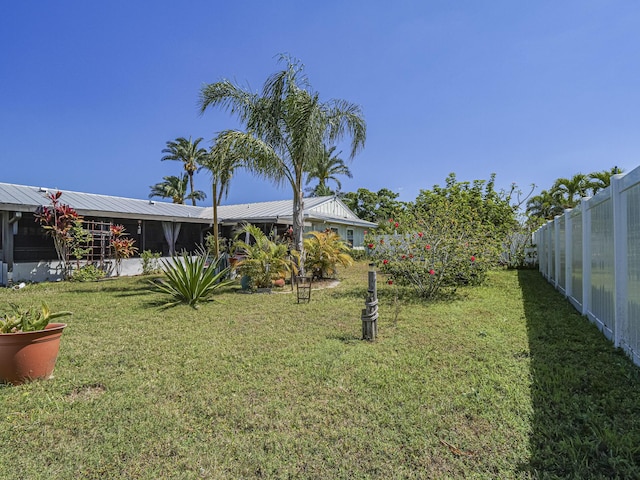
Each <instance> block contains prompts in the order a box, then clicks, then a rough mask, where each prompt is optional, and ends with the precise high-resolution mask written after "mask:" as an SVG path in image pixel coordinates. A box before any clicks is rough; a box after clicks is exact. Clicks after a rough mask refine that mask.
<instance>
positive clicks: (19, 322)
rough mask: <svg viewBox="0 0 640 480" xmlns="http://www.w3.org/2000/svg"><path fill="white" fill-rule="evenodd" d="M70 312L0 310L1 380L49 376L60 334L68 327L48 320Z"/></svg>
mask: <svg viewBox="0 0 640 480" xmlns="http://www.w3.org/2000/svg"><path fill="white" fill-rule="evenodd" d="M65 315H71V312H56V313H53V312H51V310H49V307H48V306H47V305H46V304H44V303H43V304H42V307H40V309H37V308H33V307H31V308H27V309H24V308H20V307H18V306H17V305H14V304H10V309H9V310H8V311H5V312H0V382H4V383H12V384H14V385H19V384H21V383H24V382H26V381H28V380H33V379H36V378H50V377H51V374H52V373H53V369H54V367H55V365H56V359H57V358H58V350H59V348H60V337H61V336H62V330H63V329H64V328H65V327H66V326H67V325H66V324H64V323H50V321H51V320H53V319H55V318H58V317H62V316H65Z"/></svg>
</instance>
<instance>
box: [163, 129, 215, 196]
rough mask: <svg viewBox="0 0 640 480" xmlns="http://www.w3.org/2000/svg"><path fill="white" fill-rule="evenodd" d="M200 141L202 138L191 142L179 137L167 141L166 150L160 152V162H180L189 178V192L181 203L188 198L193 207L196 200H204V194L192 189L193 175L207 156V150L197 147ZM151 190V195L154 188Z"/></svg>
mask: <svg viewBox="0 0 640 480" xmlns="http://www.w3.org/2000/svg"><path fill="white" fill-rule="evenodd" d="M201 141H202V138H196V139H195V140H191V137H189V139H186V138H184V137H179V138H176V139H175V140H174V141H169V142H167V148H165V149H164V150H162V153H164V154H165V155H164V156H163V157H162V159H161V160H162V161H164V160H175V161H178V162H182V165H183V167H184V171H185V172H186V175H187V176H188V178H189V190H190V193H189V195H187V196H185V197H183V199H182V201H184V198H190V199H191V204H192V205H194V206H195V204H196V200H199V199H203V198H204V193H203V192H201V191H200V190H194V187H193V175H194V173H195V172H196V171H197V170H198V166H199V164H200V161H201V160H202V159H203V158H205V157H206V156H207V155H208V153H207V150H206V149H204V148H201V147H200V146H199V143H200V142H201ZM173 178H176V177H173ZM166 179H167V177H165V180H166ZM159 185H160V184H159ZM151 188H152V193H153V188H154V187H151ZM183 190H185V191H186V188H183ZM174 202H175V200H174ZM178 203H182V202H178Z"/></svg>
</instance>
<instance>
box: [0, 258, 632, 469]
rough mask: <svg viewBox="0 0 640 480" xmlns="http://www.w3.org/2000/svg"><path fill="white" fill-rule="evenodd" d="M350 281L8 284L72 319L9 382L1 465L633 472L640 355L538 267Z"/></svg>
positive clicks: (7, 293) (2, 405)
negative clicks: (419, 291)
mask: <svg viewBox="0 0 640 480" xmlns="http://www.w3.org/2000/svg"><path fill="white" fill-rule="evenodd" d="M366 275H367V273H366V265H365V264H358V265H356V266H355V267H352V268H350V269H348V270H346V271H343V272H341V280H342V282H341V283H340V285H339V286H338V287H337V288H333V289H326V290H322V291H314V292H313V295H312V301H311V303H310V304H296V301H295V297H294V295H292V294H273V295H264V294H262V295H261V294H254V295H245V294H240V293H237V292H236V291H235V289H228V290H226V291H225V292H224V293H223V294H221V295H219V296H218V297H217V299H218V300H219V301H218V302H213V303H207V304H204V305H202V306H201V308H200V309H198V310H193V309H191V308H188V307H182V306H181V307H176V308H172V309H168V310H161V309H159V308H158V307H157V305H158V304H159V302H160V301H161V300H162V299H163V297H162V296H161V295H159V294H156V293H149V292H148V291H147V283H146V282H147V281H148V280H147V279H145V278H126V279H118V280H110V281H103V282H97V283H84V284H78V283H75V284H74V283H55V284H39V285H29V286H28V287H27V288H24V289H22V290H19V291H13V290H7V289H3V290H1V291H0V303H4V302H5V301H12V302H16V303H19V304H21V305H27V304H38V303H39V302H40V301H42V300H44V301H46V302H47V303H49V305H50V306H51V307H52V309H53V310H61V309H65V310H66V309H68V310H72V311H73V312H74V316H72V317H66V318H65V320H66V321H67V323H68V324H69V326H68V328H67V329H66V330H65V333H64V335H63V337H62V346H61V352H60V356H59V358H58V364H57V367H56V371H55V378H54V379H52V380H48V381H41V382H34V383H31V384H27V385H22V386H18V387H12V386H0V478H11V479H13V478H25V479H32V478H48V479H51V478H109V479H114V478H123V479H124V478H127V479H130V478H148V479H156V478H231V479H235V478H319V479H335V478H356V479H360V478H381V479H388V478H398V479H400V478H425V479H427V478H428V479H430V478H487V479H492V478H497V479H509V478H615V477H619V478H640V388H639V386H640V376H639V370H638V368H637V367H635V366H634V365H633V364H632V363H631V362H630V361H629V360H628V359H627V357H625V356H624V355H623V354H622V353H620V352H619V351H616V350H615V349H614V348H613V347H612V345H611V344H610V343H609V342H608V341H607V340H605V339H604V337H603V336H602V335H601V334H600V333H599V332H598V331H597V329H596V328H595V327H593V326H592V325H591V324H590V323H589V322H588V321H587V320H586V319H584V318H582V317H580V316H579V315H578V314H576V312H575V311H574V310H573V308H572V307H571V306H570V305H569V304H568V303H567V302H566V301H565V300H564V299H563V298H562V297H561V296H559V295H558V294H557V293H556V292H555V291H554V290H553V289H552V288H551V286H549V285H548V284H546V282H545V281H544V280H543V279H542V278H541V276H540V275H539V274H538V273H537V272H533V271H520V272H518V271H499V272H495V273H492V274H491V275H490V276H489V280H488V282H487V283H486V285H484V286H482V287H476V288H468V289H462V290H459V291H458V293H457V295H456V296H455V297H454V298H449V299H447V300H440V301H431V302H426V303H423V302H418V301H415V300H411V299H410V298H409V297H406V296H403V295H402V292H400V294H399V295H398V297H399V300H396V293H398V292H397V291H396V289H395V287H393V286H388V285H386V284H383V282H382V281H379V295H380V302H381V307H380V315H381V319H380V322H379V336H378V340H377V341H376V342H375V343H368V342H363V341H361V340H360V335H361V322H360V311H361V309H362V308H363V306H364V297H365V294H366V285H367V280H366Z"/></svg>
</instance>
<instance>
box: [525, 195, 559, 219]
mask: <svg viewBox="0 0 640 480" xmlns="http://www.w3.org/2000/svg"><path fill="white" fill-rule="evenodd" d="M562 202H563V199H562V196H561V195H560V194H559V193H557V192H556V193H554V192H550V191H548V190H542V191H541V192H540V194H538V195H534V196H533V197H531V198H530V199H529V201H528V202H527V214H528V215H529V216H530V217H537V218H543V219H545V220H551V219H553V217H555V216H556V215H560V214H561V213H562V211H563V207H562V205H561V204H562Z"/></svg>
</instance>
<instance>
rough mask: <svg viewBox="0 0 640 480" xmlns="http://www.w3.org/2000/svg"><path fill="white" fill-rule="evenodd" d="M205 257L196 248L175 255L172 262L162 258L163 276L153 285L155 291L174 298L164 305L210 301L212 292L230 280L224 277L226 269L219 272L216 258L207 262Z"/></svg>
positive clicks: (195, 303) (193, 304)
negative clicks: (163, 277)
mask: <svg viewBox="0 0 640 480" xmlns="http://www.w3.org/2000/svg"><path fill="white" fill-rule="evenodd" d="M207 262H208V257H207V255H206V254H205V252H204V251H202V250H199V251H198V252H197V254H196V255H190V254H189V253H187V252H182V253H181V254H180V255H174V256H173V257H172V261H171V262H170V261H168V260H162V267H163V268H162V269H163V271H164V274H165V276H166V279H162V280H158V281H156V282H154V283H152V285H153V286H154V290H155V291H157V292H161V293H166V294H168V295H170V296H171V297H173V299H174V300H173V301H169V302H167V303H165V304H164V305H163V306H164V307H173V306H175V305H178V304H180V303H186V304H187V305H189V306H191V307H193V308H198V303H200V302H203V301H207V300H210V298H211V296H212V295H213V293H214V292H215V291H216V290H218V289H219V288H221V287H224V286H225V285H228V284H230V283H231V280H228V279H227V274H228V273H229V269H228V268H224V269H222V270H220V271H218V263H219V259H218V260H216V261H215V262H211V263H207Z"/></svg>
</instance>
